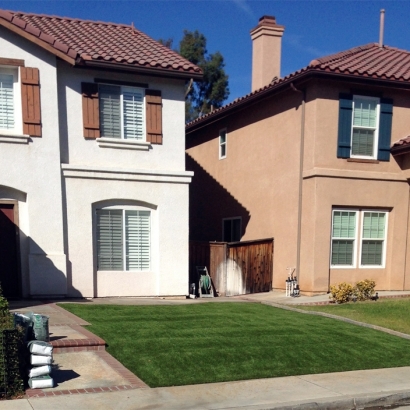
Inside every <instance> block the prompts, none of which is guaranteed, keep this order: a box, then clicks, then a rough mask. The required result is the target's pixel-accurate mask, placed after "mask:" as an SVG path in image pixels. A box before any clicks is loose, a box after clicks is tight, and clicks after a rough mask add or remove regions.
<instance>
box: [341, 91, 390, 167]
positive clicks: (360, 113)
mask: <svg viewBox="0 0 410 410" xmlns="http://www.w3.org/2000/svg"><path fill="white" fill-rule="evenodd" d="M392 116H393V102H392V100H389V99H386V98H375V97H367V96H359V95H354V96H353V95H346V94H341V95H340V99H339V136H338V149H337V156H338V158H363V159H378V160H380V161H389V160H390V141H391V128H392Z"/></svg>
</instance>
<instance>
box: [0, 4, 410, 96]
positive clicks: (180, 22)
mask: <svg viewBox="0 0 410 410" xmlns="http://www.w3.org/2000/svg"><path fill="white" fill-rule="evenodd" d="M0 7H1V8H2V9H6V10H14V11H24V12H31V13H43V14H54V15H58V16H69V17H77V18H82V19H90V20H101V21H110V22H115V23H125V24H131V23H132V22H133V23H134V25H135V27H136V28H138V29H139V30H141V31H143V32H145V33H146V34H148V35H149V36H151V37H152V38H154V39H159V38H163V39H167V38H172V39H173V40H174V46H177V45H178V44H179V41H180V40H181V38H182V33H183V30H184V29H187V30H192V31H193V30H199V31H200V32H201V33H203V34H204V35H205V37H206V38H207V40H208V43H207V48H208V52H210V53H212V52H215V51H220V52H221V53H222V55H223V56H224V58H225V62H226V66H225V70H226V72H227V74H228V75H229V88H230V96H229V99H228V102H229V101H232V100H234V99H235V98H237V97H240V96H243V95H245V94H247V93H249V92H250V90H251V56H252V44H251V40H250V35H249V31H250V30H251V29H252V28H253V27H255V26H256V25H257V23H258V19H259V18H260V17H261V16H263V15H273V16H275V17H276V21H277V23H278V24H281V25H284V26H285V33H284V36H283V41H282V72H281V74H282V76H284V75H286V74H289V73H291V72H294V71H296V70H298V69H300V68H302V67H304V66H306V65H308V64H309V62H310V61H311V60H313V59H315V58H318V57H322V56H325V55H328V54H332V53H335V52H338V51H342V50H346V49H348V48H351V47H355V46H358V45H363V44H367V43H371V42H378V41H379V22H380V9H382V8H384V9H385V10H386V14H385V31H384V32H385V36H384V40H385V41H384V44H386V45H389V46H393V47H398V48H402V49H407V50H410V35H409V34H410V30H409V21H410V1H408V0H384V1H378V0H372V1H367V0H355V1H350V0H337V1H336V0H285V1H275V0H266V1H259V0H111V1H105V0H94V1H89V0H69V1H65V0H41V1H35V0H31V1H19V0H12V1H2V2H1V3H0Z"/></svg>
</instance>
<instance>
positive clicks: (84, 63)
mask: <svg viewBox="0 0 410 410" xmlns="http://www.w3.org/2000/svg"><path fill="white" fill-rule="evenodd" d="M76 66H78V67H88V68H99V69H101V68H104V69H109V70H120V71H131V72H135V73H139V74H145V75H153V76H160V77H171V78H180V79H191V78H193V79H194V80H201V79H202V77H203V75H202V73H195V72H190V71H176V70H170V69H166V68H159V67H152V68H151V67H140V66H134V65H130V64H124V63H117V62H113V61H107V62H105V61H93V60H81V62H80V63H78V64H76Z"/></svg>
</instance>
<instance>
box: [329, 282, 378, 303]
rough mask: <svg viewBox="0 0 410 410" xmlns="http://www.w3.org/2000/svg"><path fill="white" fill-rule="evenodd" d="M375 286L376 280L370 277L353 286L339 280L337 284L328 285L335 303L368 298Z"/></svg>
mask: <svg viewBox="0 0 410 410" xmlns="http://www.w3.org/2000/svg"><path fill="white" fill-rule="evenodd" d="M375 287H376V282H375V281H374V280H370V279H364V280H361V281H360V282H357V283H356V285H355V286H352V285H351V284H350V283H346V282H341V283H339V284H338V285H331V286H330V293H331V296H330V297H331V298H332V299H333V302H336V303H346V302H349V301H350V300H354V301H356V300H361V301H362V300H368V299H370V298H371V297H372V296H373V295H374V288H375Z"/></svg>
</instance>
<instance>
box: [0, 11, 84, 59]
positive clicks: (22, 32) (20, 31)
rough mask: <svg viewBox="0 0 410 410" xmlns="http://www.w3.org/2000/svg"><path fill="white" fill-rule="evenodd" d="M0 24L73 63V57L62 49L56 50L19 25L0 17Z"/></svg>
mask: <svg viewBox="0 0 410 410" xmlns="http://www.w3.org/2000/svg"><path fill="white" fill-rule="evenodd" d="M0 25H1V26H3V27H5V28H7V29H8V30H10V31H12V32H13V33H15V34H17V35H19V36H21V37H24V38H25V39H27V40H29V41H30V42H32V43H34V44H36V45H38V46H39V47H41V48H43V49H44V50H46V51H49V52H50V53H52V54H54V55H55V56H57V57H59V58H61V59H62V60H64V61H66V62H67V63H69V64H71V65H75V60H76V59H75V58H73V57H70V56H69V55H67V54H66V53H63V52H62V51H59V50H57V49H56V48H55V47H54V46H52V45H51V44H49V43H46V42H45V41H43V40H41V39H40V38H39V37H37V36H35V35H33V34H30V33H28V32H27V31H25V30H23V29H22V28H20V27H17V26H16V25H14V24H13V23H11V22H8V21H6V20H4V19H1V18H0Z"/></svg>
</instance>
